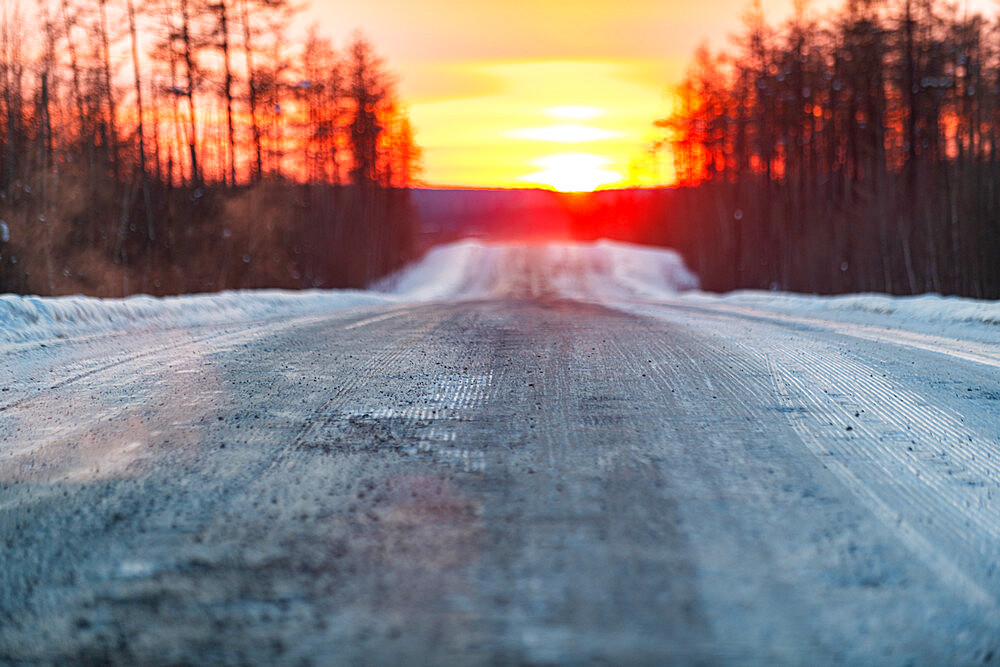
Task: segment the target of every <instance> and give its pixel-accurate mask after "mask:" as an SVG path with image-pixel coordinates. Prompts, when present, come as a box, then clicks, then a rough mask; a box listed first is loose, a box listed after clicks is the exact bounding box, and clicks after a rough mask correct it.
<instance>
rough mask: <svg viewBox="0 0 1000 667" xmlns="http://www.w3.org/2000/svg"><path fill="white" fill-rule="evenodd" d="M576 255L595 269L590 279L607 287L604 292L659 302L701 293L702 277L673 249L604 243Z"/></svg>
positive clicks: (582, 246)
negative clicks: (692, 292) (699, 289)
mask: <svg viewBox="0 0 1000 667" xmlns="http://www.w3.org/2000/svg"><path fill="white" fill-rule="evenodd" d="M572 251H573V252H574V253H576V254H577V255H579V256H580V258H581V259H583V260H584V261H585V262H586V263H587V264H588V265H589V266H590V267H591V273H592V274H594V275H591V276H589V278H590V280H591V281H592V282H599V283H600V285H602V286H603V287H604V290H601V291H605V290H606V291H612V292H624V293H625V294H628V295H634V296H641V297H647V298H654V299H655V298H668V297H672V296H674V295H675V294H677V293H678V292H687V291H690V290H696V289H698V276H696V275H695V274H694V273H692V272H691V271H690V270H688V268H687V267H686V266H685V265H684V260H683V259H682V258H681V256H680V254H678V253H677V251H675V250H671V249H669V248H656V247H652V246H643V245H635V244H632V243H622V242H620V241H609V240H607V239H602V240H600V241H597V242H596V243H590V244H577V245H575V246H573V247H572Z"/></svg>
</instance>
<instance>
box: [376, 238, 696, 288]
mask: <svg viewBox="0 0 1000 667" xmlns="http://www.w3.org/2000/svg"><path fill="white" fill-rule="evenodd" d="M532 275H533V276H535V277H539V276H540V277H542V278H544V282H545V284H546V285H547V286H550V287H553V288H555V289H556V290H557V292H558V293H559V294H560V295H561V296H565V297H568V298H587V297H593V296H596V294H595V293H594V292H597V293H599V294H600V295H601V296H606V295H608V294H609V293H614V294H615V295H618V296H641V297H653V298H657V297H664V296H668V295H674V294H676V293H678V292H682V291H686V290H692V289H697V287H698V277H697V276H695V275H694V274H693V273H692V272H691V271H689V270H688V269H687V267H685V266H684V260H682V259H681V257H680V255H679V254H677V252H675V251H673V250H670V249H667V248H654V247H650V246H640V245H634V244H630V243H621V242H618V241H609V240H600V241H596V242H593V243H585V242H552V243H543V244H531V245H527V246H525V245H520V244H509V243H496V244H487V243H482V242H479V241H472V240H466V241H459V242H456V243H450V244H447V245H442V246H438V247H436V248H434V249H432V250H431V251H430V252H428V253H427V255H426V256H425V257H424V258H423V259H421V260H420V261H418V262H416V263H414V264H412V265H410V266H408V267H406V268H404V269H402V270H401V271H399V272H397V273H396V274H394V275H392V276H389V277H388V278H386V279H384V280H383V281H381V282H380V283H378V284H376V286H375V288H376V289H379V290H383V291H386V292H390V293H392V294H395V295H397V296H400V297H403V298H407V299H413V300H417V301H426V300H442V299H483V298H491V297H499V296H504V295H508V294H510V293H512V292H517V291H521V290H524V289H526V287H525V285H524V281H525V280H526V279H528V278H529V277H531V276H532Z"/></svg>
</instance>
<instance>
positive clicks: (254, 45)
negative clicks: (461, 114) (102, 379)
mask: <svg viewBox="0 0 1000 667" xmlns="http://www.w3.org/2000/svg"><path fill="white" fill-rule="evenodd" d="M2 7H3V8H2V12H3V14H2V16H0V95H2V97H0V293H3V292H16V293H31V294H41V295H56V294H69V293H86V294H91V295H98V296H123V295H127V294H132V293H137V292H143V293H149V294H176V293H186V292H200V291H215V290H221V289H230V288H253V287H287V288H305V287H345V286H360V285H364V284H366V283H367V282H369V281H370V280H371V279H372V278H373V277H375V276H379V275H383V274H385V273H386V272H388V271H390V270H392V269H393V268H395V267H397V266H399V265H401V264H402V263H403V262H405V261H406V260H407V259H409V258H410V257H411V256H412V253H413V252H414V224H415V223H414V215H413V212H412V206H411V204H410V201H409V188H410V186H411V184H412V181H413V178H414V175H415V173H416V170H417V168H418V163H419V149H418V148H417V147H416V144H415V142H414V138H413V132H412V129H411V127H410V123H409V120H408V118H407V115H406V113H405V109H404V107H403V106H402V104H401V102H400V100H399V99H398V96H397V93H396V90H395V85H394V80H393V77H392V75H391V73H390V72H389V71H388V70H387V69H386V66H385V64H384V63H383V62H382V60H381V59H380V58H379V56H378V54H377V53H376V51H375V49H374V47H373V46H372V45H371V44H370V43H369V42H368V41H367V40H366V39H365V38H364V37H363V36H361V35H355V37H353V38H352V40H351V42H350V43H349V44H347V45H346V46H345V47H344V48H343V49H339V50H338V49H337V48H335V46H334V44H333V43H332V42H331V41H330V40H329V39H327V38H325V37H323V36H321V35H320V33H319V32H318V30H317V29H316V28H312V29H310V30H309V31H308V32H307V33H304V32H303V31H301V30H296V29H295V28H294V25H293V23H294V19H295V18H296V12H297V11H299V9H297V8H296V6H294V5H293V4H292V3H290V2H288V0H37V2H36V1H35V0H32V1H31V2H20V1H19V0H4V2H3V3H2Z"/></svg>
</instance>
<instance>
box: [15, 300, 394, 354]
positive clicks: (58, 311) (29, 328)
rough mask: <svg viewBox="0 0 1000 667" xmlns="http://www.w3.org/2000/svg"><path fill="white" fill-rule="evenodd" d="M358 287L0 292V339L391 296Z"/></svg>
mask: <svg viewBox="0 0 1000 667" xmlns="http://www.w3.org/2000/svg"><path fill="white" fill-rule="evenodd" d="M392 300H393V299H392V298H391V297H389V296H388V295H384V294H378V293H376V292H371V291H362V290H308V291H303V292H293V291H285V290H246V291H230V292H220V293H218V294H196V295H188V296H174V297H163V298H158V297H151V296H145V295H138V296H131V297H128V298H126V299H97V298H93V297H86V296H66V297H50V298H47V297H37V296H16V295H11V294H4V295H0V343H21V342H27V341H44V340H49V339H54V338H70V337H74V336H83V335H94V334H102V333H112V332H124V331H130V330H141V329H154V328H158V329H168V328H178V327H197V326H206V325H222V324H240V323H246V324H251V323H254V322H260V321H264V320H271V319H276V318H286V317H296V316H305V315H311V314H318V313H323V312H329V311H334V310H342V309H345V308H353V307H359V306H369V305H377V304H381V303H388V302H392Z"/></svg>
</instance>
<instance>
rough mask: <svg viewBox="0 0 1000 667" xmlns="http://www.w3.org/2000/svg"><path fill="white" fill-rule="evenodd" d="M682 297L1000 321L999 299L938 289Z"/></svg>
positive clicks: (903, 321)
mask: <svg viewBox="0 0 1000 667" xmlns="http://www.w3.org/2000/svg"><path fill="white" fill-rule="evenodd" d="M683 300H684V301H686V302H688V303H701V304H726V305H732V306H744V307H750V308H762V309H767V310H770V311H774V312H779V313H784V314H789V315H811V316H814V317H836V318H837V319H844V318H845V317H846V318H848V319H857V320H861V319H863V320H865V321H877V320H881V321H884V323H886V324H888V325H890V326H895V327H899V328H903V327H905V326H907V325H913V324H919V325H941V326H949V325H973V326H982V325H986V326H1000V301H987V300H981V299H968V298H962V297H955V296H941V295H940V294H920V295H917V296H889V295H887V294H845V295H840V296H818V295H809V294H791V293H788V292H767V291H762V290H740V291H736V292H730V293H729V294H721V295H720V294H708V293H704V292H699V293H692V294H686V295H684V297H683ZM872 316H874V317H872Z"/></svg>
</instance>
